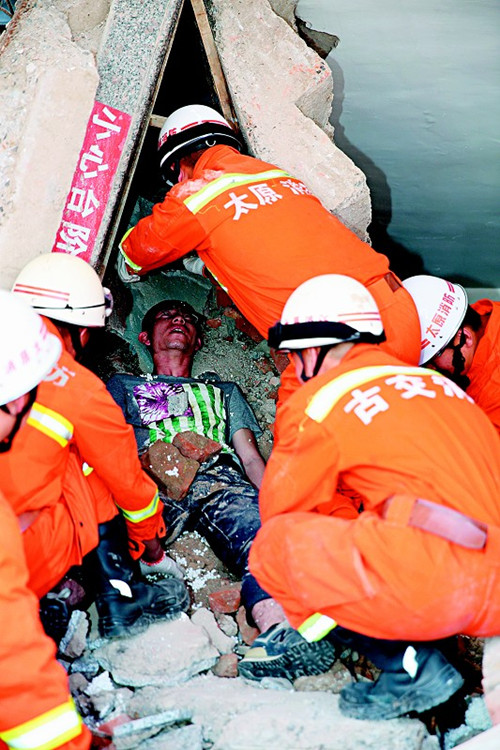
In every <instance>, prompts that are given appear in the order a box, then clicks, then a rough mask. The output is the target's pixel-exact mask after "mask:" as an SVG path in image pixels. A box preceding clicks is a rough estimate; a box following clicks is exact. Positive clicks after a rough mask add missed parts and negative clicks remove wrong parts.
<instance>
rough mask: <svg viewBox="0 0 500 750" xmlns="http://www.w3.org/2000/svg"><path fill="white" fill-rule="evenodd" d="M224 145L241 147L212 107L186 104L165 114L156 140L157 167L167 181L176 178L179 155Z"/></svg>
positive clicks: (231, 129)
mask: <svg viewBox="0 0 500 750" xmlns="http://www.w3.org/2000/svg"><path fill="white" fill-rule="evenodd" d="M218 144H226V145H228V146H232V147H233V148H236V149H238V151H240V150H241V143H240V141H239V139H238V136H237V135H236V133H235V132H234V130H233V128H232V127H231V125H230V124H229V123H228V121H227V120H225V119H224V117H222V115H220V114H219V113H218V112H217V110H215V109H212V107H206V106H205V105H203V104H189V105H188V106H186V107H181V108H180V109H176V110H175V112H172V114H171V115H169V116H168V117H167V119H166V120H165V123H164V125H163V127H162V129H161V132H160V137H159V139H158V155H159V158H160V170H161V172H162V174H163V176H164V177H165V179H166V180H167V182H170V183H171V184H174V183H176V182H177V181H178V179H179V170H180V166H179V162H180V159H182V157H183V156H187V155H188V154H191V153H193V152H194V151H199V150H200V149H203V148H211V147H212V146H216V145H218Z"/></svg>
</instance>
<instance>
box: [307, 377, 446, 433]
mask: <svg viewBox="0 0 500 750" xmlns="http://www.w3.org/2000/svg"><path fill="white" fill-rule="evenodd" d="M388 375H418V376H420V377H422V376H424V375H436V372H435V371H434V370H425V369H423V368H422V367H394V366H391V365H374V366H373V367H361V368H359V370H352V371H350V372H344V373H343V375H339V377H338V378H335V380H332V381H330V382H329V383H327V384H326V385H324V386H323V387H322V388H320V389H319V391H318V392H317V393H315V394H314V396H313V397H312V399H311V400H310V402H309V404H308V405H307V408H306V410H305V413H306V414H307V416H308V417H310V418H311V419H312V420H314V421H315V422H323V420H324V419H326V417H327V416H328V414H329V413H330V412H331V410H332V409H333V407H334V406H335V405H336V404H337V403H338V402H339V401H340V399H341V398H342V397H343V396H345V395H346V394H347V393H349V391H351V390H352V389H353V388H358V387H359V386H360V385H364V384H365V383H369V382H370V381H371V380H376V379H377V378H383V377H385V376H388Z"/></svg>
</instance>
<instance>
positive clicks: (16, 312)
mask: <svg viewBox="0 0 500 750" xmlns="http://www.w3.org/2000/svg"><path fill="white" fill-rule="evenodd" d="M0 316H1V318H2V320H3V321H4V325H3V326H2V328H1V329H0V451H1V452H5V451H6V450H8V449H9V445H10V437H11V433H12V432H13V431H14V430H16V431H17V430H18V429H19V427H21V425H22V423H23V422H24V420H25V419H26V415H27V413H28V411H29V407H30V402H31V399H32V396H31V392H32V390H33V389H36V385H37V383H38V381H39V380H41V379H42V378H43V377H45V375H46V374H47V372H49V370H50V369H51V368H52V367H53V365H54V364H55V363H56V362H57V359H58V357H59V354H60V344H59V341H58V340H57V338H55V337H54V336H51V335H50V334H49V333H48V331H47V329H46V327H45V326H44V324H43V321H42V320H41V318H40V317H39V316H38V315H36V314H35V313H34V312H33V310H30V308H29V307H27V306H26V305H24V304H23V303H22V302H21V301H20V300H18V299H16V298H15V297H14V295H12V294H10V293H9V292H5V291H0ZM5 321H9V324H8V325H7V324H6V323H5ZM27 582H28V571H27V567H26V560H25V558H24V552H23V545H22V542H21V535H20V531H19V526H18V523H17V519H16V517H15V515H14V513H13V511H12V508H11V507H10V505H9V504H8V503H7V501H6V500H5V498H4V497H3V495H1V494H0V622H1V636H0V747H1V748H9V749H10V750H15V749H16V748H24V750H41V749H42V748H52V749H53V750H56V748H60V749H61V750H62V749H63V748H64V749H65V750H87V748H89V747H90V733H89V731H88V729H87V728H86V727H85V726H84V725H83V724H82V720H81V718H80V716H79V715H78V713H77V711H76V709H75V706H74V703H73V701H72V699H71V695H70V692H69V688H68V680H67V677H66V673H65V671H64V669H63V668H62V666H61V665H60V664H58V663H57V661H56V658H55V646H54V643H53V641H52V640H51V639H50V638H48V637H47V636H46V635H45V633H44V632H43V628H42V626H41V623H40V620H39V617H38V601H37V599H36V597H35V595H34V594H33V592H32V591H30V589H29V588H28V586H27Z"/></svg>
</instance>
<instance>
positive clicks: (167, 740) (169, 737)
mask: <svg viewBox="0 0 500 750" xmlns="http://www.w3.org/2000/svg"><path fill="white" fill-rule="evenodd" d="M203 747H204V744H203V728H202V727H200V726H195V725H194V724H191V725H189V726H186V727H181V728H180V729H170V730H167V731H166V732H161V733H160V734H157V735H156V736H155V737H152V738H151V739H149V740H146V741H145V742H141V744H140V745H137V746H136V748H135V750H203Z"/></svg>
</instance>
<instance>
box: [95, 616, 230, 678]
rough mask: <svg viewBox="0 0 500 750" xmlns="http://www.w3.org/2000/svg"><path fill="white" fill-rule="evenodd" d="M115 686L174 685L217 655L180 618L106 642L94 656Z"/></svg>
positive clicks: (211, 662) (207, 666) (202, 633)
mask: <svg viewBox="0 0 500 750" xmlns="http://www.w3.org/2000/svg"><path fill="white" fill-rule="evenodd" d="M94 656H95V658H96V659H97V661H98V662H99V664H100V665H101V667H103V668H104V669H107V670H109V671H110V673H111V676H112V677H113V680H114V681H115V682H116V683H117V684H119V685H128V686H131V687H144V686H146V685H154V686H157V687H161V686H164V685H176V684H178V683H180V682H183V681H185V680H189V679H190V678H191V677H193V676H194V675H196V674H198V673H199V672H203V671H205V670H207V669H210V667H212V666H213V665H214V664H215V662H216V660H217V657H218V652H217V650H216V649H215V648H214V646H213V645H212V644H211V643H210V639H209V637H208V635H207V634H206V632H205V630H204V629H203V628H200V627H198V626H197V625H195V624H194V623H192V622H191V620H190V619H189V617H187V615H182V616H181V617H180V618H179V619H177V620H173V621H172V622H164V623H162V622H160V623H155V624H153V625H151V626H150V627H149V628H148V630H147V631H146V632H145V633H141V634H140V635H136V636H133V637H132V638H128V639H127V640H123V639H122V640H120V641H118V640H117V641H109V642H107V643H104V644H102V645H100V646H98V648H96V650H95V652H94Z"/></svg>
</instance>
